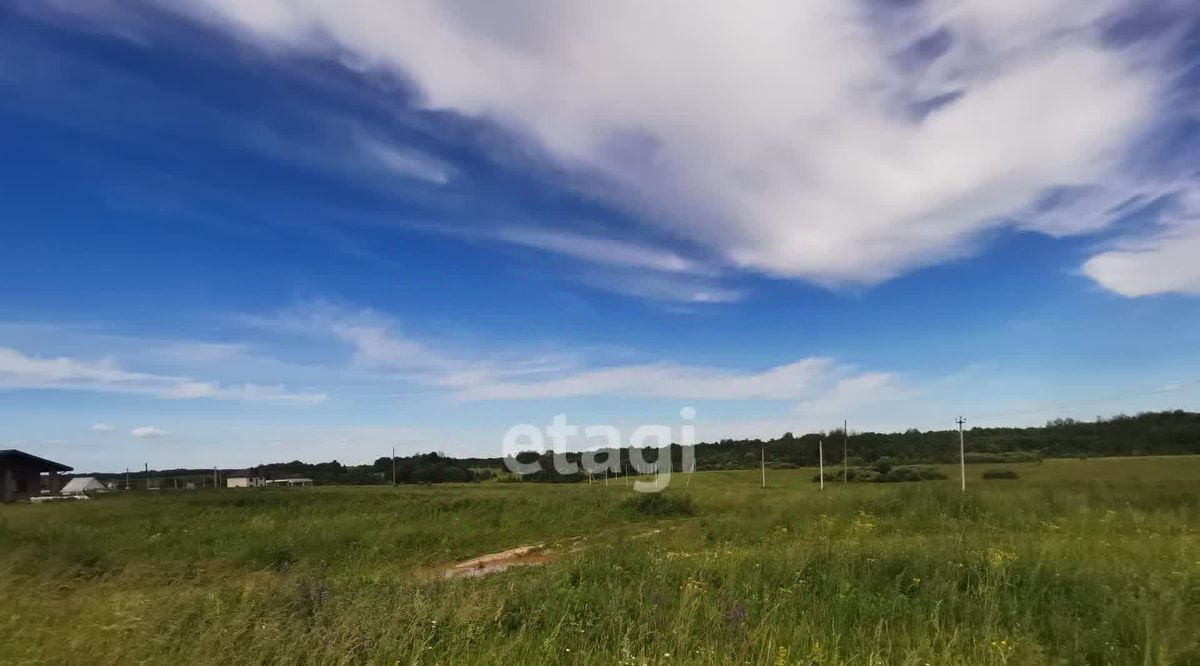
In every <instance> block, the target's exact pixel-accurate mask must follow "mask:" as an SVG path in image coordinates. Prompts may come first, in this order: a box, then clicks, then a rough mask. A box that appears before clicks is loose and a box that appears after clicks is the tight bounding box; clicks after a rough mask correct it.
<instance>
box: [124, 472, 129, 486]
mask: <svg viewBox="0 0 1200 666" xmlns="http://www.w3.org/2000/svg"><path fill="white" fill-rule="evenodd" d="M125 490H129V468H128V467H126V468H125Z"/></svg>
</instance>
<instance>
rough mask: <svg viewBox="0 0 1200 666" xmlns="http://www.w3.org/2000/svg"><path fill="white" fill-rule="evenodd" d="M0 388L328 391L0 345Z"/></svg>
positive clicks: (186, 394)
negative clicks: (199, 376) (203, 377)
mask: <svg viewBox="0 0 1200 666" xmlns="http://www.w3.org/2000/svg"><path fill="white" fill-rule="evenodd" d="M0 389H9V390H16V389H42V390H74V391H95V392H103V393H127V394H136V395H147V396H152V397H156V398H165V399H179V400H182V399H194V398H214V399H219V400H245V401H268V402H278V403H290V404H298V405H316V404H320V403H322V402H324V401H325V399H326V395H325V394H324V393H296V392H289V391H287V390H285V389H284V388H283V387H282V386H269V385H261V384H222V383H219V382H213V381H199V380H194V379H191V378H188V377H180V376H172V375H159V374H153V373H146V372H134V371H130V370H126V369H125V368H123V367H122V366H121V365H120V364H118V363H117V362H116V361H115V360H113V359H102V360H96V361H86V360H78V359H74V358H70V357H66V356H58V357H53V358H42V357H38V356H29V355H26V354H24V353H22V352H20V351H18V350H16V349H13V348H11V347H0Z"/></svg>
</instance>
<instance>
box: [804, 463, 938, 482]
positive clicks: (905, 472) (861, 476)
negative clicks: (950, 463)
mask: <svg viewBox="0 0 1200 666" xmlns="http://www.w3.org/2000/svg"><path fill="white" fill-rule="evenodd" d="M878 468H879V465H876V467H851V468H850V469H849V470H848V474H847V475H846V476H847V480H848V481H850V482H851V483H900V482H904V481H935V480H939V479H944V478H946V475H945V474H944V473H943V472H942V470H940V469H938V468H936V467H931V466H929V465H899V466H896V467H892V466H891V465H888V470H887V472H885V473H880V471H879V469H878ZM820 480H821V475H820V474H817V475H816V476H814V477H813V481H814V482H816V481H820ZM841 480H842V470H840V469H839V470H833V471H828V472H825V483H837V482H840V481H841Z"/></svg>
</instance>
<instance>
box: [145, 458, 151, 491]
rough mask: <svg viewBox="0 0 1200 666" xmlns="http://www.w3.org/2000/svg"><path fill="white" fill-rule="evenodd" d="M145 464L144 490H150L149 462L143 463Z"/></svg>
mask: <svg viewBox="0 0 1200 666" xmlns="http://www.w3.org/2000/svg"><path fill="white" fill-rule="evenodd" d="M145 465H146V490H150V463H145Z"/></svg>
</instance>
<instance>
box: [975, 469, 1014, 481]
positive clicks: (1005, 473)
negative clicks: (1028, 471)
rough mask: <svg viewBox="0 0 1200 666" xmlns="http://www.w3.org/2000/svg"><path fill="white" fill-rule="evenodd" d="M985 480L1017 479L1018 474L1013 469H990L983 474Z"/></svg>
mask: <svg viewBox="0 0 1200 666" xmlns="http://www.w3.org/2000/svg"><path fill="white" fill-rule="evenodd" d="M983 478H985V479H1015V478H1017V473H1016V472H1014V471H1013V470H1011V469H989V470H987V471H985V472H984V473H983Z"/></svg>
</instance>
